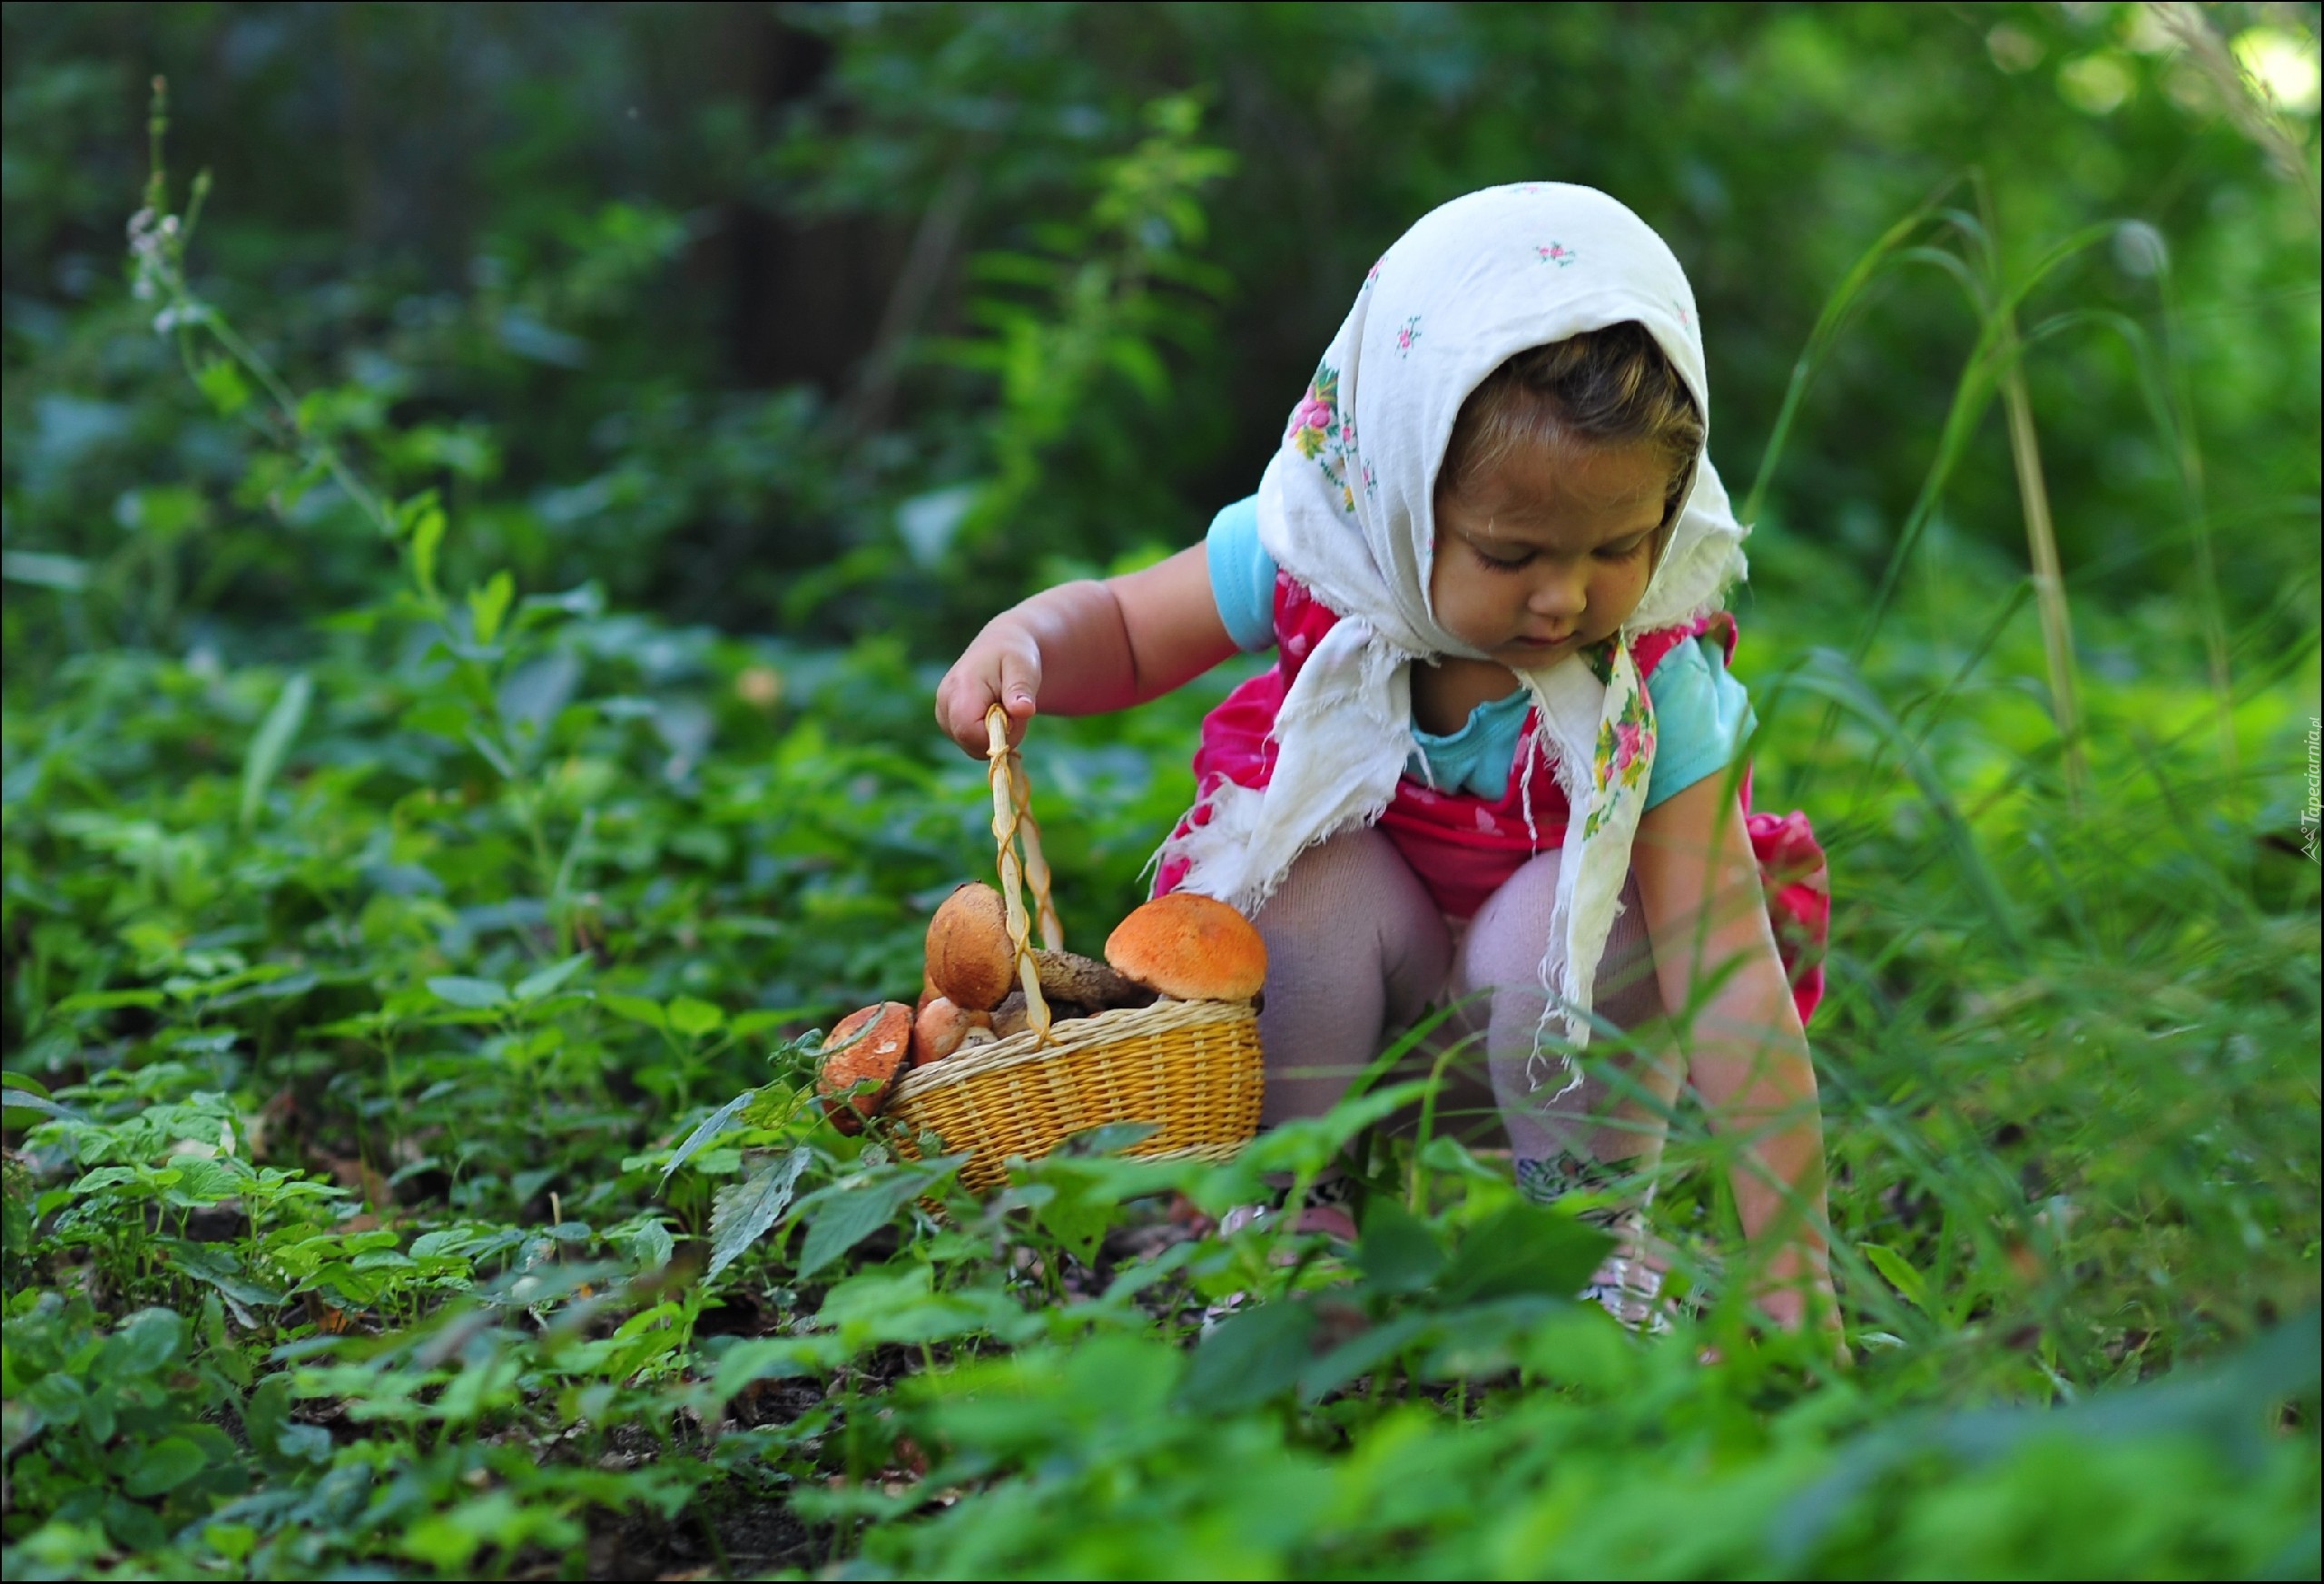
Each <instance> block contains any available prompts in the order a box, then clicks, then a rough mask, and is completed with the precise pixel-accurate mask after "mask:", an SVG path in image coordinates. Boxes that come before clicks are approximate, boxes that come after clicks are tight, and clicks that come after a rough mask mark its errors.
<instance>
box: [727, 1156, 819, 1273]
mask: <svg viewBox="0 0 2324 1584" xmlns="http://www.w3.org/2000/svg"><path fill="white" fill-rule="evenodd" d="M813 1158H814V1152H813V1151H812V1150H810V1149H809V1148H808V1147H807V1146H805V1145H801V1146H799V1147H798V1148H796V1149H794V1150H793V1151H792V1152H791V1153H790V1154H789V1155H786V1156H783V1158H782V1159H781V1160H779V1161H777V1162H775V1163H774V1164H773V1166H769V1167H767V1168H766V1170H764V1171H763V1172H761V1173H759V1174H758V1175H757V1176H753V1177H751V1178H749V1179H748V1180H746V1181H743V1182H740V1183H735V1184H732V1185H730V1186H726V1187H724V1188H721V1189H719V1190H718V1196H717V1197H716V1198H715V1199H714V1200H713V1201H712V1202H711V1206H710V1269H709V1271H708V1272H707V1273H706V1277H708V1276H715V1275H717V1274H718V1273H719V1272H721V1271H723V1270H724V1269H725V1268H726V1267H727V1266H728V1265H731V1264H734V1262H735V1260H737V1259H738V1258H740V1257H741V1256H742V1253H743V1250H744V1249H746V1248H748V1247H750V1246H751V1245H752V1244H753V1243H756V1242H757V1241H758V1238H759V1235H760V1234H761V1233H763V1232H764V1231H765V1230H766V1229H767V1228H768V1227H770V1226H772V1225H774V1224H775V1222H776V1221H777V1220H778V1219H779V1218H780V1217H781V1216H782V1215H783V1210H784V1208H785V1207H786V1206H788V1205H790V1203H791V1195H792V1194H793V1191H794V1190H796V1189H797V1187H798V1186H799V1174H800V1173H801V1172H803V1171H805V1170H806V1169H807V1163H808V1162H809V1161H811V1160H812V1159H813ZM802 1274H804V1273H802Z"/></svg>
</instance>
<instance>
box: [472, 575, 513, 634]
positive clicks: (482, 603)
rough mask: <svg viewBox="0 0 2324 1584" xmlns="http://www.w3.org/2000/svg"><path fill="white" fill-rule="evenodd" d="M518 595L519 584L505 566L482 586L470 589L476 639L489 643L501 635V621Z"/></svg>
mask: <svg viewBox="0 0 2324 1584" xmlns="http://www.w3.org/2000/svg"><path fill="white" fill-rule="evenodd" d="M516 597H517V584H516V580H515V579H514V578H511V577H510V576H508V572H507V568H506V567H503V568H502V569H501V570H500V571H498V572H496V573H494V574H493V575H492V579H491V581H490V582H488V583H487V584H486V585H484V586H483V587H482V588H472V589H470V590H469V591H468V617H469V620H470V621H472V622H473V623H474V624H475V626H476V641H477V642H478V643H479V644H489V643H491V642H492V641H493V639H495V638H497V637H498V636H499V635H500V624H501V621H502V620H503V619H504V618H505V617H506V616H507V615H508V604H509V602H510V601H511V600H513V599H515V598H516Z"/></svg>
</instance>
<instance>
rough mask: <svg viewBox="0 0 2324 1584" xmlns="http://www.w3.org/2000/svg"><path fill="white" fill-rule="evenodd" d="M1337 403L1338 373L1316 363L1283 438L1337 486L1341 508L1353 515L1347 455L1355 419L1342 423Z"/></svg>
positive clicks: (1325, 365) (1352, 443) (1353, 431)
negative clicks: (1305, 391)
mask: <svg viewBox="0 0 2324 1584" xmlns="http://www.w3.org/2000/svg"><path fill="white" fill-rule="evenodd" d="M1339 400H1340V371H1339V370H1338V369H1334V368H1333V367H1332V366H1331V365H1330V364H1329V363H1318V364H1316V365H1315V379H1313V380H1311V381H1309V382H1308V386H1307V394H1306V395H1305V396H1304V397H1301V398H1299V405H1298V406H1297V407H1295V408H1293V409H1292V412H1291V423H1290V426H1289V427H1288V428H1286V429H1285V431H1284V438H1285V439H1286V440H1288V441H1290V442H1291V445H1292V448H1294V449H1295V450H1296V451H1297V452H1298V453H1299V454H1300V455H1301V456H1303V457H1306V458H1307V459H1308V460H1309V461H1311V462H1313V463H1315V466H1316V467H1318V468H1319V469H1321V470H1322V472H1323V475H1324V477H1325V478H1327V479H1329V480H1331V482H1332V483H1334V485H1337V486H1338V487H1339V492H1340V509H1341V510H1342V511H1344V512H1347V513H1350V514H1351V515H1352V514H1354V511H1355V491H1354V489H1352V488H1351V487H1349V485H1348V476H1347V454H1348V448H1349V447H1351V446H1353V445H1354V443H1355V420H1354V418H1347V419H1345V420H1344V421H1343V420H1342V418H1341V416H1340V410H1339Z"/></svg>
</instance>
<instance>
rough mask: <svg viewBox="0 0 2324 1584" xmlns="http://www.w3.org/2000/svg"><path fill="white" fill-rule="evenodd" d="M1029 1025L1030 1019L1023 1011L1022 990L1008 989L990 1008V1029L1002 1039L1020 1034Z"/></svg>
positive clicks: (1023, 995) (1023, 999)
mask: <svg viewBox="0 0 2324 1584" xmlns="http://www.w3.org/2000/svg"><path fill="white" fill-rule="evenodd" d="M1031 1027H1032V1020H1031V1018H1029V1016H1028V1015H1027V1013H1026V1011H1025V992H1024V991H1022V990H1011V991H1009V993H1008V994H1007V995H1005V996H1003V997H1002V998H1001V999H1000V1005H999V1006H998V1007H995V1008H993V1009H992V1031H993V1033H994V1034H995V1035H997V1036H999V1037H1000V1038H1002V1039H1008V1038H1012V1037H1014V1036H1016V1035H1019V1034H1022V1033H1024V1032H1025V1030H1026V1029H1028V1028H1031Z"/></svg>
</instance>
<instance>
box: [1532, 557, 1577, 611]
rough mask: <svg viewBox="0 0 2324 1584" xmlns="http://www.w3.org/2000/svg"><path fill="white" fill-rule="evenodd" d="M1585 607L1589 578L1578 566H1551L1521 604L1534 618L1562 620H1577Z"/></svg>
mask: <svg viewBox="0 0 2324 1584" xmlns="http://www.w3.org/2000/svg"><path fill="white" fill-rule="evenodd" d="M1589 605H1590V585H1589V579H1588V578H1586V577H1584V576H1582V569H1581V567H1579V566H1565V567H1560V566H1551V568H1550V569H1549V572H1548V575H1547V576H1544V577H1543V578H1542V579H1541V582H1539V583H1537V584H1535V585H1533V593H1532V596H1531V598H1530V599H1528V600H1527V601H1526V602H1525V606H1526V608H1527V609H1528V610H1530V611H1531V612H1532V613H1533V614H1534V615H1537V616H1551V617H1556V618H1558V619H1561V620H1566V621H1571V620H1573V619H1574V618H1576V617H1579V616H1580V615H1581V613H1582V612H1583V611H1584V610H1586V609H1588V608H1589Z"/></svg>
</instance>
